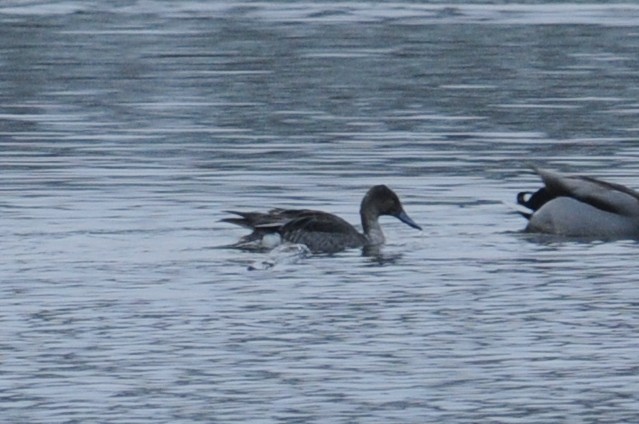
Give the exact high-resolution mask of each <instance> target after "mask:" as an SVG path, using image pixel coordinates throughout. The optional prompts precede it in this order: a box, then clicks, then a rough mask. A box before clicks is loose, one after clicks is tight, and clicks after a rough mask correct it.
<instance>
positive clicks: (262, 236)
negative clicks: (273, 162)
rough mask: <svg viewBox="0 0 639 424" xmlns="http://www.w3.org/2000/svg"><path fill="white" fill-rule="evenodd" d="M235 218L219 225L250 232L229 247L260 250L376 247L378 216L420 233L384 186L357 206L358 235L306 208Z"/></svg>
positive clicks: (374, 189) (342, 223)
mask: <svg viewBox="0 0 639 424" xmlns="http://www.w3.org/2000/svg"><path fill="white" fill-rule="evenodd" d="M228 212H229V213H232V214H235V215H238V217H239V218H225V219H222V221H223V222H228V223H231V224H236V225H240V226H242V227H246V228H250V229H252V230H253V232H252V233H251V234H249V235H247V236H244V237H242V239H240V241H239V242H237V243H235V244H233V245H232V246H231V247H238V248H245V249H255V248H258V249H260V248H261V249H263V248H270V247H275V246H276V245H278V244H279V243H280V242H281V241H285V242H289V243H298V244H304V245H306V246H307V247H308V248H309V249H310V251H311V252H313V253H335V252H339V251H341V250H344V249H348V248H356V247H367V246H379V245H381V244H383V243H384V241H385V239H384V233H383V232H382V228H381V226H380V225H379V217H380V216H382V215H391V216H394V217H395V218H397V219H399V220H400V221H402V222H404V223H405V224H407V225H410V226H411V227H413V228H416V229H418V230H421V227H420V226H419V225H417V224H416V223H415V222H414V221H413V220H412V219H411V218H410V217H409V216H408V214H406V212H405V211H404V208H403V207H402V204H401V202H400V200H399V197H398V196H397V194H395V192H393V190H391V189H390V188H388V187H386V186H385V185H376V186H373V187H371V188H370V190H368V192H367V193H366V195H365V196H364V199H363V200H362V203H361V207H360V211H359V213H360V216H361V219H362V228H363V230H364V233H363V234H362V233H360V232H359V231H357V230H356V229H355V227H353V226H352V225H351V224H349V223H348V222H346V221H345V220H343V219H342V218H340V217H338V216H336V215H333V214H331V213H328V212H322V211H315V210H310V209H272V210H270V211H268V212H266V213H262V212H236V211H228Z"/></svg>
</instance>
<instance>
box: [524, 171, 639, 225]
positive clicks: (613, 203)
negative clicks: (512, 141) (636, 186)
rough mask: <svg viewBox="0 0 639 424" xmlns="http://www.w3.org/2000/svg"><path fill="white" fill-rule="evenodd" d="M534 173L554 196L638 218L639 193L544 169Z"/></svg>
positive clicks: (611, 184) (592, 179) (589, 178)
mask: <svg viewBox="0 0 639 424" xmlns="http://www.w3.org/2000/svg"><path fill="white" fill-rule="evenodd" d="M535 171H536V172H537V174H538V175H539V176H540V177H541V179H542V180H543V182H544V185H545V186H546V189H547V190H548V191H549V192H550V193H551V194H552V195H554V196H568V197H572V198H575V199H577V200H579V201H582V202H584V203H588V204H590V205H592V206H594V207H596V208H598V209H601V210H604V211H607V212H611V213H616V214H620V215H624V216H634V217H639V193H637V192H636V191H634V190H631V189H629V188H628V187H625V186H622V185H620V184H613V183H608V182H605V181H601V180H598V179H596V178H591V177H580V176H574V177H573V176H564V175H561V174H559V173H556V172H552V171H548V170H545V169H539V168H535Z"/></svg>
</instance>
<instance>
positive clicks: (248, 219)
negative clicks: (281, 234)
mask: <svg viewBox="0 0 639 424" xmlns="http://www.w3.org/2000/svg"><path fill="white" fill-rule="evenodd" d="M225 212H226V213H230V214H233V215H237V217H232V218H223V219H221V220H220V221H221V222H228V223H230V224H235V225H239V226H241V227H244V228H252V229H256V228H263V229H265V230H266V229H267V228H273V229H277V228H279V227H281V226H283V225H284V224H286V223H287V222H289V221H291V220H294V219H296V218H298V217H300V216H302V215H304V214H307V213H309V212H314V211H309V210H307V209H271V210H270V211H268V212H239V211H225Z"/></svg>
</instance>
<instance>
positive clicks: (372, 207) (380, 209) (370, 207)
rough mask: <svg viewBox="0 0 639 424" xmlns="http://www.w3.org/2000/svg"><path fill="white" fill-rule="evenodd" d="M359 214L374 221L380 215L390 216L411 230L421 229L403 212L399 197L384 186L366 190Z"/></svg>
mask: <svg viewBox="0 0 639 424" xmlns="http://www.w3.org/2000/svg"><path fill="white" fill-rule="evenodd" d="M360 214H361V215H362V216H363V217H364V216H366V217H371V218H374V219H377V217H379V216H381V215H391V216H394V217H395V218H397V219H399V220H400V221H402V222H403V223H405V224H407V225H410V226H411V227H413V228H417V229H418V230H421V229H422V227H420V226H419V225H417V224H416V223H415V221H413V220H412V219H411V218H410V217H409V216H408V214H407V213H406V212H405V211H404V208H403V207H402V202H401V201H400V200H399V196H397V194H395V192H394V191H393V190H391V189H390V188H388V187H387V186H385V185H376V186H373V187H371V188H370V190H368V193H366V196H364V199H363V200H362V205H361V209H360Z"/></svg>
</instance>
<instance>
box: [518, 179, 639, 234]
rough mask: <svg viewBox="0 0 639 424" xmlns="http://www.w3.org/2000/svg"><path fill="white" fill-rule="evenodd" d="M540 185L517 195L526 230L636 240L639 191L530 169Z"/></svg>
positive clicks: (638, 221)
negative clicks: (533, 189) (536, 176)
mask: <svg viewBox="0 0 639 424" xmlns="http://www.w3.org/2000/svg"><path fill="white" fill-rule="evenodd" d="M533 170H534V171H535V172H536V173H537V175H539V177H540V178H541V180H542V182H543V187H541V188H540V189H539V190H537V191H535V192H520V193H518V194H517V203H518V204H519V205H521V206H523V207H524V208H526V211H525V212H521V211H520V214H521V215H523V216H524V217H525V218H526V219H528V225H527V226H526V229H525V231H527V232H533V233H546V234H554V235H559V236H568V237H588V238H598V239H607V238H612V239H619V238H632V239H636V238H639V192H637V191H635V190H633V189H631V188H628V187H626V186H624V185H621V184H616V183H611V182H607V181H602V180H600V179H597V178H593V177H588V176H579V175H576V176H575V175H563V174H561V173H559V172H555V171H550V170H547V169H542V168H539V167H533Z"/></svg>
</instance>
